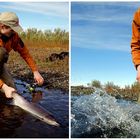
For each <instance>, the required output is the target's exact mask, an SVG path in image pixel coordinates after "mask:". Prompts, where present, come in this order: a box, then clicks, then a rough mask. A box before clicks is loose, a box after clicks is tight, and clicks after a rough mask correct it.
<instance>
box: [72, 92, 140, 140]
mask: <svg viewBox="0 0 140 140" xmlns="http://www.w3.org/2000/svg"><path fill="white" fill-rule="evenodd" d="M71 123H72V124H71V125H72V130H71V133H72V137H93V138H102V137H109V138H135V137H137V138H138V137H140V104H137V103H136V102H132V101H126V100H123V99H116V98H115V97H112V96H110V95H108V94H107V93H105V92H104V91H101V90H96V91H95V93H93V94H91V95H82V96H72V116H71Z"/></svg>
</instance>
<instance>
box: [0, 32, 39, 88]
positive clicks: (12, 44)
mask: <svg viewBox="0 0 140 140" xmlns="http://www.w3.org/2000/svg"><path fill="white" fill-rule="evenodd" d="M0 47H4V48H5V49H6V50H7V52H8V53H9V52H10V51H11V50H12V49H13V50H14V51H17V52H18V53H19V54H20V56H21V57H22V58H23V59H24V60H25V61H26V63H27V64H28V65H29V67H30V68H31V70H32V71H33V72H34V71H37V70H38V68H37V66H36V64H35V62H34V60H33V58H32V56H31V55H30V53H29V51H28V49H27V47H26V46H25V45H24V43H23V41H22V40H21V38H20V37H19V35H18V34H17V33H15V32H14V34H13V35H12V36H11V37H10V38H6V37H4V36H2V35H1V36H0ZM3 84H4V82H3V81H2V80H1V79H0V88H1V87H2V85H3Z"/></svg>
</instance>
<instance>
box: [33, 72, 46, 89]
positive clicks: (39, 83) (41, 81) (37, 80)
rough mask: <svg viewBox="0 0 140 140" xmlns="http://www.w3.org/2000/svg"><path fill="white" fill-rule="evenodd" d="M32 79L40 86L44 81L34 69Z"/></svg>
mask: <svg viewBox="0 0 140 140" xmlns="http://www.w3.org/2000/svg"><path fill="white" fill-rule="evenodd" d="M33 73H34V79H35V81H36V82H37V84H38V85H39V86H41V85H42V84H43V83H44V79H43V77H42V76H41V75H40V73H39V72H38V71H34V72H33Z"/></svg>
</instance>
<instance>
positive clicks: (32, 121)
mask: <svg viewBox="0 0 140 140" xmlns="http://www.w3.org/2000/svg"><path fill="white" fill-rule="evenodd" d="M15 82H16V86H17V89H18V92H19V93H20V94H21V95H22V96H23V97H25V98H26V99H27V100H28V101H30V102H36V103H37V104H39V105H41V106H42V107H44V108H45V109H47V110H48V111H49V112H51V113H52V114H53V116H54V117H55V118H56V120H57V121H58V122H59V123H60V124H61V126H60V127H54V126H50V125H47V124H45V123H44V122H42V121H40V120H38V119H37V118H35V117H34V116H32V115H31V114H30V113H28V112H26V111H24V110H22V109H21V108H19V107H17V106H13V105H10V104H9V103H7V102H6V103H5V102H1V103H0V137H6V138H13V137H15V138H34V137H37V138H67V137H68V135H69V106H68V104H69V97H68V93H63V92H62V91H61V90H49V89H45V88H43V87H37V88H36V91H37V93H35V94H31V93H30V92H29V90H28V89H27V87H26V86H25V85H27V83H26V82H24V81H20V80H16V81H15Z"/></svg>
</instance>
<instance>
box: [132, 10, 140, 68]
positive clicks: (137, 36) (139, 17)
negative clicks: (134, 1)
mask: <svg viewBox="0 0 140 140" xmlns="http://www.w3.org/2000/svg"><path fill="white" fill-rule="evenodd" d="M131 54H132V60H133V63H134V65H135V67H136V69H137V66H138V65H140V8H139V9H138V10H137V11H136V12H135V14H134V18H133V22H132V40H131Z"/></svg>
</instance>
